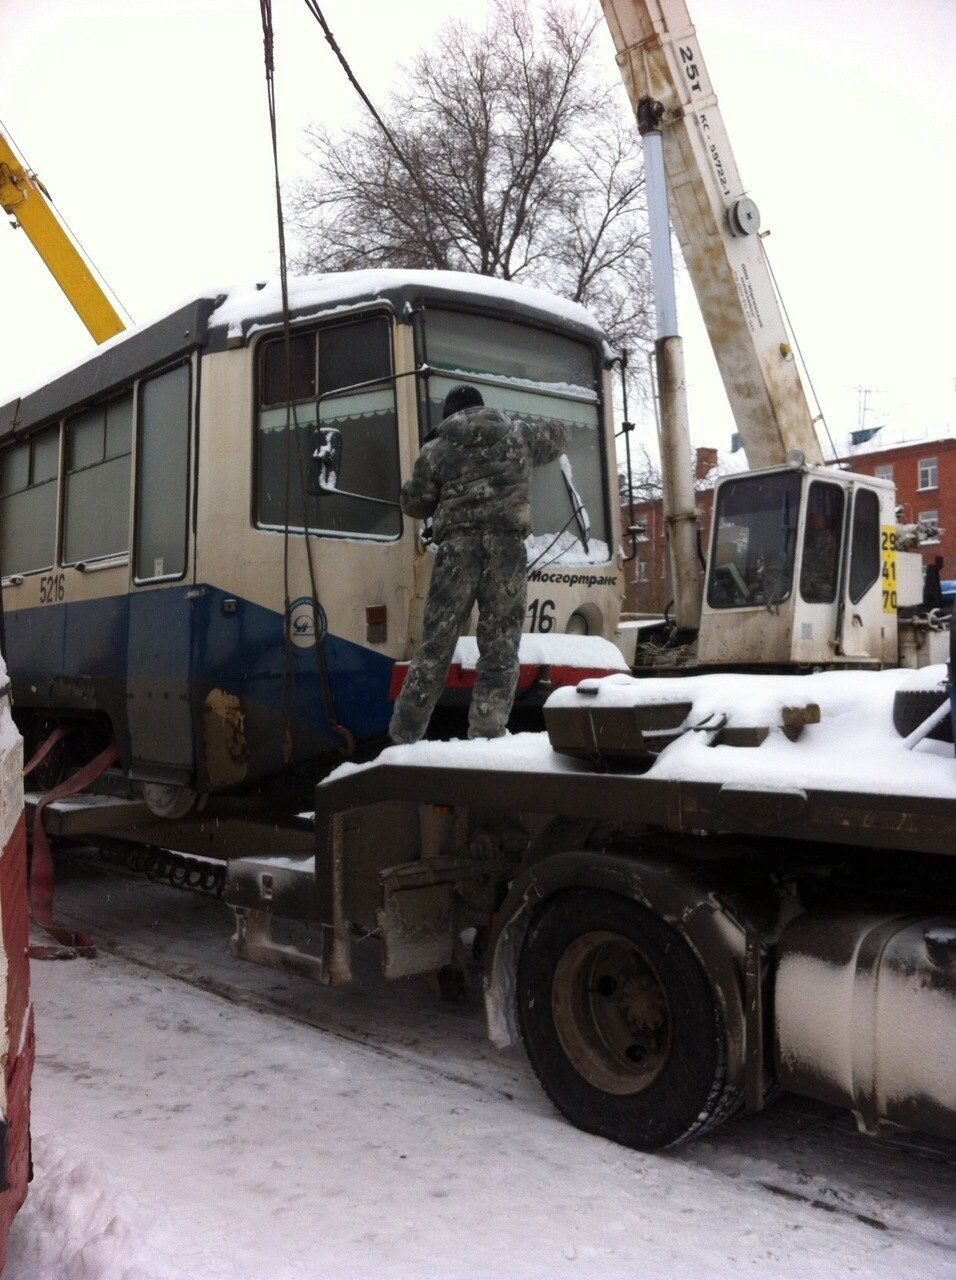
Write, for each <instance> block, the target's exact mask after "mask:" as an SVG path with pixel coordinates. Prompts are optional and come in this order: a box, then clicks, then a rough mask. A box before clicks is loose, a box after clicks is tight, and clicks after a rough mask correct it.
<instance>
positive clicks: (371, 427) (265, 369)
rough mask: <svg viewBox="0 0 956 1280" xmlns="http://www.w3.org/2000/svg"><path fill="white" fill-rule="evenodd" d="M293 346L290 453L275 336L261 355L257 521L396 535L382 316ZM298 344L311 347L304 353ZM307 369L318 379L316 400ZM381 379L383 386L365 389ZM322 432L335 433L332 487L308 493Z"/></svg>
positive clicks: (387, 349) (388, 365)
mask: <svg viewBox="0 0 956 1280" xmlns="http://www.w3.org/2000/svg"><path fill="white" fill-rule="evenodd" d="M294 341H295V342H296V343H299V344H300V345H299V347H298V349H297V351H296V352H295V353H294V360H293V370H292V399H293V400H294V401H296V409H295V414H294V426H293V432H294V435H295V448H294V449H293V450H291V451H290V452H289V455H288V457H287V450H286V417H287V408H286V404H285V399H284V395H283V392H284V388H285V349H284V343H283V340H282V339H277V340H275V341H272V342H269V343H267V344H266V345H265V346H264V347H263V349H262V355H261V364H260V377H259V388H260V391H259V419H258V432H257V436H258V440H257V467H256V487H257V493H256V519H257V523H258V524H259V525H262V526H265V527H266V528H272V529H282V528H284V527H285V525H286V523H287V522H288V526H289V528H290V529H292V530H301V529H303V527H304V526H305V525H306V523H308V527H309V529H310V530H314V531H315V532H317V533H328V534H351V535H359V536H362V535H364V536H367V537H379V538H396V537H398V536H399V534H400V533H401V529H402V525H401V514H400V512H399V509H398V505H397V503H398V493H399V459H398V430H397V417H396V410H395V387H394V383H393V381H392V379H391V372H392V358H391V342H390V330H389V322H388V321H387V320H386V319H385V318H384V317H375V318H372V319H365V320H357V321H349V322H346V323H342V324H336V325H332V326H329V327H327V328H325V329H320V330H318V331H317V332H313V333H311V334H307V335H302V334H299V335H296V338H295V340H294ZM306 342H309V343H311V344H312V345H311V353H312V354H311V355H310V354H309V352H308V351H307V350H306V348H305V345H304V344H305V343H306ZM311 370H317V373H318V383H317V385H318V394H316V389H315V388H316V383H315V374H314V373H311V374H310V371H311ZM310 376H311V378H312V382H311V384H310V381H309V379H310ZM379 379H382V380H384V381H381V382H380V383H379V385H371V386H370V385H368V384H369V383H373V384H374V383H375V382H376V380H379ZM350 388H356V389H355V390H350ZM330 393H333V394H330ZM276 397H278V398H279V399H278V401H277V399H276ZM320 427H323V428H324V427H329V428H333V429H335V430H336V431H338V432H340V433H341V457H340V464H339V468H338V471H337V474H336V476H335V482H334V487H329V488H327V489H323V490H322V491H321V492H318V493H315V492H308V489H309V476H310V473H312V472H313V468H312V458H313V454H314V453H315V450H316V448H317V445H318V442H319V428H320ZM287 481H288V509H287V504H286V489H287ZM389 504H395V505H389Z"/></svg>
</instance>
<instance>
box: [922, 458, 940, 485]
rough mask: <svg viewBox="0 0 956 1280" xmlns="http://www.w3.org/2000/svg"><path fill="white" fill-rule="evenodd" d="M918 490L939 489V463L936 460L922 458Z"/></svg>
mask: <svg viewBox="0 0 956 1280" xmlns="http://www.w3.org/2000/svg"><path fill="white" fill-rule="evenodd" d="M918 488H920V489H937V488H939V463H938V460H937V459H936V458H920V462H919V485H918Z"/></svg>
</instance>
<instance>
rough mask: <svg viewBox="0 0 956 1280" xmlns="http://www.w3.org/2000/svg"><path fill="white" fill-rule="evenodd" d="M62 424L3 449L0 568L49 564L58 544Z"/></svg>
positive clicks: (30, 570) (28, 568)
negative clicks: (57, 507)
mask: <svg viewBox="0 0 956 1280" xmlns="http://www.w3.org/2000/svg"><path fill="white" fill-rule="evenodd" d="M59 470H60V428H59V427H53V428H51V429H50V430H49V431H41V432H40V433H39V434H38V435H35V436H34V437H33V439H32V440H24V441H23V442H22V443H20V444H15V445H11V446H10V447H9V448H8V449H4V451H3V453H0V574H2V575H3V576H4V577H8V576H9V575H10V574H12V573H34V572H35V571H36V570H38V569H49V568H50V567H51V566H52V564H53V556H54V549H55V546H56V489H57V484H56V481H57V476H58V474H59Z"/></svg>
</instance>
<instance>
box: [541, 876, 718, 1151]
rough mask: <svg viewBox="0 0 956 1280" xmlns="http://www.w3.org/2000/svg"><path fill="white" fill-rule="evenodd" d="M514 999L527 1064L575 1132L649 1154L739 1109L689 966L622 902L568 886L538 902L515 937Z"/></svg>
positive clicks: (703, 981)
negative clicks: (518, 939) (518, 941)
mask: <svg viewBox="0 0 956 1280" xmlns="http://www.w3.org/2000/svg"><path fill="white" fill-rule="evenodd" d="M517 998H518V1013H519V1020H520V1023H521V1033H522V1036H523V1038H524V1043H525V1048H526V1049H527V1052H528V1057H529V1058H530V1060H531V1065H532V1066H533V1067H534V1070H535V1072H536V1073H537V1076H538V1079H539V1080H540V1081H541V1084H542V1085H543V1087H544V1090H545V1092H546V1093H547V1094H548V1096H549V1098H550V1099H551V1101H552V1102H553V1103H554V1104H555V1106H556V1107H557V1108H558V1110H559V1111H561V1112H563V1114H564V1115H565V1116H567V1118H568V1119H569V1120H570V1121H571V1122H572V1124H575V1125H577V1126H578V1128H579V1129H585V1130H587V1132H589V1133H597V1134H600V1135H601V1136H602V1137H605V1138H610V1139H612V1140H613V1141H614V1142H620V1143H623V1144H624V1146H628V1147H636V1148H637V1149H638V1150H640V1151H656V1150H658V1149H659V1148H661V1147H667V1146H671V1145H672V1144H674V1143H677V1142H681V1141H684V1140H686V1139H687V1138H690V1137H691V1136H693V1135H695V1134H698V1133H700V1132H702V1131H703V1130H704V1129H707V1128H709V1127H711V1126H713V1125H715V1124H717V1123H719V1122H720V1121H721V1120H723V1119H725V1118H726V1117H727V1116H728V1115H730V1114H732V1113H733V1111H735V1110H736V1109H737V1107H738V1106H739V1103H740V1098H739V1091H738V1090H736V1089H733V1088H731V1087H729V1086H728V1085H727V1083H726V1057H727V1053H726V1041H725V1035H724V1028H723V1022H722V1019H721V1016H720V1009H719V1007H718V1004H717V1000H716V998H715V996H714V992H713V990H712V989H711V986H710V984H709V982H708V981H707V978H706V977H705V975H704V971H703V969H702V968H701V966H700V963H699V962H698V960H697V958H696V957H695V955H694V954H693V952H692V951H691V949H690V947H689V946H688V944H687V943H686V942H685V941H684V939H683V938H682V937H681V935H680V934H679V933H677V932H676V930H674V929H672V928H671V927H670V926H669V925H668V924H665V922H664V921H663V920H661V919H660V918H659V917H658V916H655V915H654V914H653V913H652V912H650V911H648V910H647V909H646V908H644V907H642V906H640V905H639V904H638V903H636V902H632V901H631V900H630V899H628V898H623V897H620V896H618V895H617V894H613V893H605V892H601V891H598V890H589V889H570V890H566V891H564V892H562V893H559V894H556V895H555V896H554V897H553V898H552V899H551V900H550V901H549V902H547V903H545V905H544V906H543V907H542V909H541V911H540V912H539V913H538V915H537V916H536V917H535V918H534V920H533V921H532V922H531V925H530V927H529V929H528V932H527V934H526V936H525V940H524V944H523V947H522V951H521V957H520V959H519V962H518V991H517Z"/></svg>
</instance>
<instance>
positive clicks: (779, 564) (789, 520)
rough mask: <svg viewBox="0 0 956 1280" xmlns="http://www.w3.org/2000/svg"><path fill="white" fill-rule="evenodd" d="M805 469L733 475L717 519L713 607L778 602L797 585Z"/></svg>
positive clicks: (709, 589)
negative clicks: (737, 477) (796, 558)
mask: <svg viewBox="0 0 956 1280" xmlns="http://www.w3.org/2000/svg"><path fill="white" fill-rule="evenodd" d="M801 484H802V476H801V474H800V472H799V471H780V472H777V473H776V474H772V475H758V476H748V477H746V478H744V479H741V480H728V481H726V482H725V483H724V484H723V485H721V487H720V491H719V493H718V497H717V512H716V515H715V519H714V549H713V554H712V555H711V566H710V581H709V582H708V584H707V603H708V604H709V605H710V607H711V608H712V609H739V608H742V607H746V606H754V605H764V606H770V605H773V604H778V603H779V602H780V601H781V600H786V599H787V597H788V596H789V595H790V592H791V590H792V587H793V561H794V553H795V550H796V545H797V523H798V521H799V518H800V487H801Z"/></svg>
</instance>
